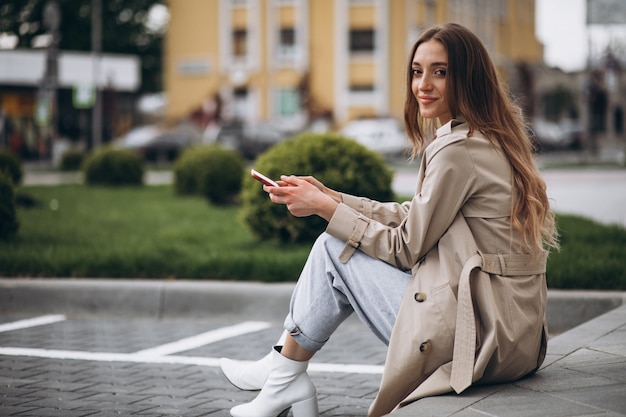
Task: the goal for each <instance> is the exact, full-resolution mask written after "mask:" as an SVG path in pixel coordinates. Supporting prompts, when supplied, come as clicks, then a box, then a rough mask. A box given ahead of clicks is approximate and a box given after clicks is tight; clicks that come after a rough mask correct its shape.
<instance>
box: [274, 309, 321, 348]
mask: <svg viewBox="0 0 626 417" xmlns="http://www.w3.org/2000/svg"><path fill="white" fill-rule="evenodd" d="M284 328H285V329H286V330H287V332H288V333H289V335H290V336H291V337H292V338H293V339H294V340H295V341H296V343H297V344H299V345H300V346H301V347H302V348H304V349H306V350H308V351H309V352H317V351H318V350H320V349H321V348H322V347H323V346H324V345H325V344H326V342H328V340H325V341H323V342H318V341H317V340H313V339H311V338H309V337H307V336H306V335H305V334H304V333H302V331H301V330H300V328H299V327H298V325H297V324H296V323H295V322H294V321H293V319H292V318H291V315H289V316H287V318H286V319H285V325H284Z"/></svg>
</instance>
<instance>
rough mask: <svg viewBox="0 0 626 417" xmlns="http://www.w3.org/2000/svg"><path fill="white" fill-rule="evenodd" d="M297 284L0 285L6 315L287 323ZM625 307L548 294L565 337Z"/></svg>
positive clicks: (616, 299)
mask: <svg viewBox="0 0 626 417" xmlns="http://www.w3.org/2000/svg"><path fill="white" fill-rule="evenodd" d="M294 285H295V284H294V283H277V284H268V283H259V282H226V281H161V280H156V281H155V280H152V281H149V280H116V279H18V278H14V279H12V278H5V279H0V315H19V316H29V315H42V314H65V315H67V316H70V317H71V316H104V317H122V318H123V317H145V318H154V319H167V318H201V317H208V316H211V317H219V316H241V317H242V318H243V319H245V320H248V319H250V318H257V319H265V320H282V318H283V317H284V315H285V313H286V309H287V308H288V306H289V300H290V298H291V292H292V291H293V288H294ZM623 304H626V292H618V291H578V290H574V291H566V290H550V291H548V311H547V317H548V323H549V326H550V331H551V333H553V334H559V333H563V332H565V331H567V330H569V329H572V328H574V327H576V326H578V325H579V324H581V323H585V322H587V321H589V320H591V319H592V318H594V317H597V316H600V315H601V314H604V313H606V312H608V311H611V310H613V309H615V308H617V307H619V306H621V305H623Z"/></svg>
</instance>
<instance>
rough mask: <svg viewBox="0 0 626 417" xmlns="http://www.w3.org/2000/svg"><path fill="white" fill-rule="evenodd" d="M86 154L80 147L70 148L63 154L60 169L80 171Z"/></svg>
mask: <svg viewBox="0 0 626 417" xmlns="http://www.w3.org/2000/svg"><path fill="white" fill-rule="evenodd" d="M85 157H86V154H85V152H84V151H81V150H80V149H68V150H66V151H65V152H63V154H62V155H61V161H60V162H59V169H60V170H61V171H80V168H81V166H82V165H83V162H84V161H85Z"/></svg>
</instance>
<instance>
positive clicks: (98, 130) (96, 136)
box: [91, 0, 102, 149]
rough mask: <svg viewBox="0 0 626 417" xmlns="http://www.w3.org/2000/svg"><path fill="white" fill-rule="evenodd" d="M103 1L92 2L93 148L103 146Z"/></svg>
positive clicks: (92, 0)
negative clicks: (101, 90) (101, 91)
mask: <svg viewBox="0 0 626 417" xmlns="http://www.w3.org/2000/svg"><path fill="white" fill-rule="evenodd" d="M101 16H102V0H91V50H92V62H93V83H94V90H95V95H96V99H95V101H94V104H93V108H92V110H91V111H92V125H91V129H92V130H91V132H92V146H93V148H94V149H96V148H98V147H100V145H101V144H102V94H101V93H100V60H101V53H102V17H101Z"/></svg>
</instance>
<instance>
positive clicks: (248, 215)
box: [242, 133, 393, 242]
mask: <svg viewBox="0 0 626 417" xmlns="http://www.w3.org/2000/svg"><path fill="white" fill-rule="evenodd" d="M256 169H257V170H258V171H260V172H262V173H264V174H265V175H267V176H269V177H270V178H279V176H280V175H281V174H287V175H290V174H294V175H313V176H314V177H315V178H317V179H318V180H320V181H321V182H322V183H324V185H326V186H327V187H329V188H332V189H335V190H337V191H343V192H346V193H349V194H354V195H358V196H364V197H369V198H372V199H374V200H378V201H389V200H391V199H392V198H393V191H392V188H391V181H392V173H391V171H390V170H389V169H388V168H387V166H386V165H385V163H384V161H383V159H382V157H381V156H380V155H379V154H377V153H375V152H373V151H371V150H369V149H367V148H365V147H364V146H362V145H360V144H358V143H356V142H355V141H353V140H350V139H347V138H344V137H341V136H337V135H335V134H332V133H324V134H312V133H305V134H302V135H300V136H298V137H296V138H293V139H290V140H287V141H285V142H282V143H280V144H278V145H275V146H274V147H272V148H270V149H269V150H268V151H267V152H265V153H264V154H262V155H261V156H259V158H258V159H257V161H256ZM242 203H243V207H242V216H243V220H244V222H245V223H246V224H247V225H248V227H249V228H250V229H251V231H252V233H254V234H255V235H256V236H257V237H259V238H261V239H267V240H278V241H281V242H310V241H313V240H314V239H315V238H316V237H317V236H318V235H319V234H320V233H321V232H322V231H323V230H324V229H325V227H326V222H325V221H324V220H323V219H321V218H319V217H317V216H311V217H306V218H296V217H294V216H291V215H290V214H289V212H288V211H287V209H286V208H285V206H283V205H279V204H274V203H272V202H271V201H270V200H269V199H268V197H267V194H266V193H265V192H264V191H263V189H262V187H261V185H260V184H259V183H258V182H257V181H255V180H254V179H252V178H250V177H248V178H247V179H246V180H245V181H244V188H243V192H242Z"/></svg>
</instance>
